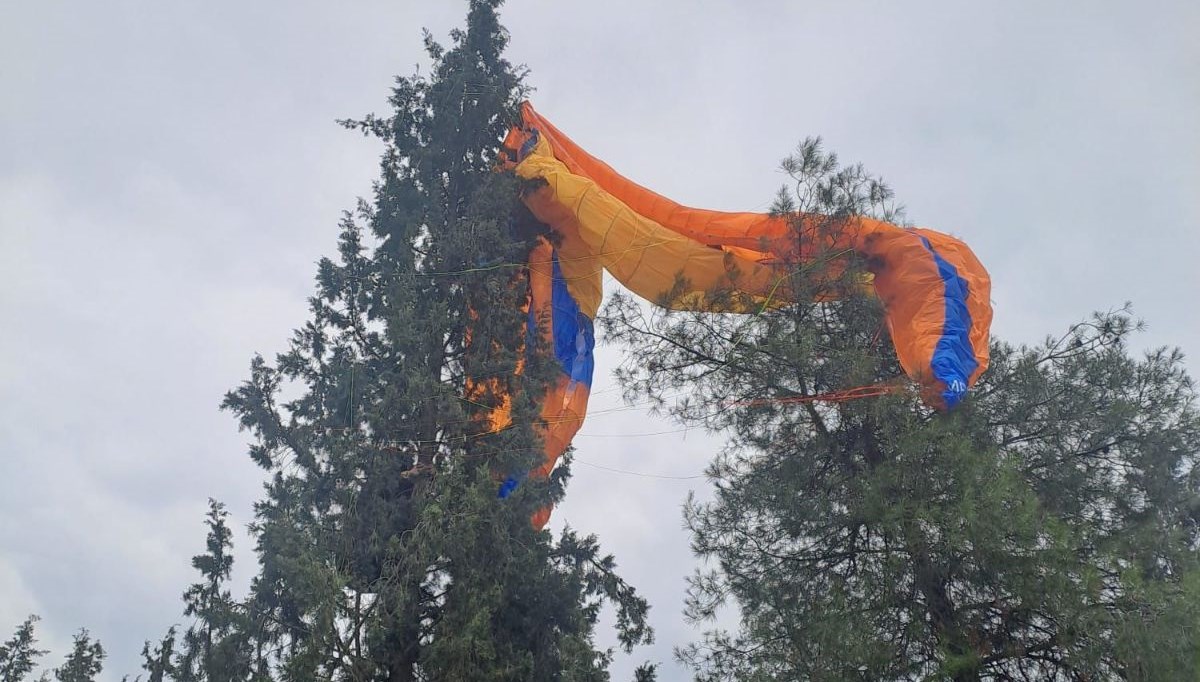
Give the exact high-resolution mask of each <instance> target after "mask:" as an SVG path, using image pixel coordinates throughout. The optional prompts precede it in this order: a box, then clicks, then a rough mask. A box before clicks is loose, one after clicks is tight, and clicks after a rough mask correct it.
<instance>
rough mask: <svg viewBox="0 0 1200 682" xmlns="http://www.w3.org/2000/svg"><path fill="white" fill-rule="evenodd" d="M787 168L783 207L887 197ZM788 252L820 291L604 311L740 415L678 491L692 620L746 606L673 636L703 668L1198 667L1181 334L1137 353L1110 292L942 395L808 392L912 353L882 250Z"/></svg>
mask: <svg viewBox="0 0 1200 682" xmlns="http://www.w3.org/2000/svg"><path fill="white" fill-rule="evenodd" d="M784 170H785V171H787V172H788V173H789V174H791V176H792V177H793V179H794V180H795V181H796V185H795V187H796V188H797V191H796V192H791V191H783V192H781V194H780V199H779V201H778V202H777V204H776V207H775V208H776V210H777V211H778V212H780V213H782V214H794V213H795V212H797V211H804V212H808V213H820V214H825V215H828V216H830V218H829V219H828V220H826V221H824V224H823V225H822V226H821V228H820V229H825V230H837V229H845V226H846V225H847V224H850V223H852V221H853V218H854V216H856V215H871V216H872V217H880V218H885V219H888V218H894V214H893V213H892V211H891V209H890V200H891V193H890V191H888V190H887V188H886V187H885V186H884V185H883V184H882V183H880V182H878V181H877V180H875V179H874V178H872V177H870V176H869V175H867V174H866V173H865V172H864V171H863V170H862V169H861V168H860V167H850V168H842V167H840V166H839V164H838V163H837V159H836V157H834V156H833V155H831V154H826V153H824V152H823V151H822V150H821V149H820V146H819V144H818V143H817V142H815V141H808V142H806V143H804V144H803V145H801V147H800V149H799V150H798V151H797V153H796V154H795V155H793V156H791V157H789V158H788V159H787V160H786V161H785V163H784ZM817 241H818V243H819V240H817ZM795 265H796V268H795V272H796V274H795V275H793V276H792V280H793V282H792V284H793V286H794V287H795V289H796V290H797V291H807V292H808V293H809V294H810V297H809V298H810V300H811V301H813V302H809V303H801V304H796V305H791V306H787V307H784V308H780V309H770V308H768V309H764V310H763V311H761V313H760V314H759V315H754V316H742V317H739V316H725V315H711V314H703V313H670V312H664V311H658V312H656V313H655V314H654V315H653V316H651V317H649V318H647V317H645V316H644V315H643V314H642V311H641V308H640V307H639V305H638V304H636V303H635V302H634V301H632V300H630V299H629V298H628V297H616V298H615V299H614V300H612V301H611V302H610V304H609V305H608V307H607V308H606V310H605V316H604V318H603V320H602V326H603V329H604V330H605V331H606V333H607V334H608V335H609V338H610V339H617V340H619V341H621V342H623V343H624V345H625V347H626V349H627V353H628V355H629V359H630V361H629V362H626V363H624V367H625V368H626V369H625V371H624V372H623V375H622V376H621V380H622V383H623V385H624V387H625V388H626V390H627V394H628V395H629V396H630V397H637V398H642V399H644V398H650V399H653V400H657V401H658V402H659V404H660V405H662V406H664V407H665V408H666V409H667V410H668V411H670V412H671V413H672V414H673V415H674V416H675V417H676V418H677V419H679V420H681V421H682V422H684V423H687V424H698V425H702V426H705V427H707V428H709V429H712V430H714V431H717V432H721V433H725V434H728V436H729V441H728V445H727V447H726V448H725V449H724V450H723V451H722V452H721V453H720V455H719V456H718V457H717V458H716V460H715V461H714V462H713V463H712V464H711V466H710V467H709V469H708V475H709V477H710V479H711V481H712V483H713V485H714V487H715V497H714V499H713V500H712V501H710V502H700V501H697V500H696V499H694V498H693V499H692V500H690V501H689V503H688V504H687V506H686V508H685V518H686V522H687V524H688V527H689V528H690V530H691V532H692V535H693V548H694V550H695V552H696V554H697V555H698V556H700V557H701V558H704V559H706V560H708V563H709V565H710V566H712V568H711V569H706V570H702V571H699V572H697V573H696V574H695V576H694V578H693V579H692V582H691V587H690V592H689V602H688V606H687V615H688V616H689V617H690V618H691V619H694V620H695V621H697V622H707V621H708V620H710V619H712V618H715V617H716V616H717V615H718V614H719V613H721V609H722V607H723V606H725V605H732V606H735V607H736V610H737V614H738V615H739V617H740V623H739V625H738V626H737V627H736V628H734V629H733V630H732V631H730V630H723V629H720V628H716V629H713V630H712V631H710V632H708V633H706V634H705V636H704V637H703V640H702V641H701V642H697V643H695V644H693V645H691V646H688V647H685V648H683V649H682V650H680V651H679V652H678V655H679V656H680V658H681V659H682V660H683V661H685V662H687V663H689V664H690V665H692V666H693V668H694V669H695V671H696V675H697V679H699V680H767V679H771V680H774V679H811V680H918V679H922V680H923V679H952V680H964V681H965V680H984V679H987V680H1034V679H1037V680H1117V679H1129V680H1168V679H1170V680H1184V679H1200V670H1198V669H1197V666H1198V665H1200V645H1198V644H1197V643H1198V642H1200V639H1198V638H1197V636H1196V633H1197V625H1198V624H1200V566H1198V563H1197V558H1198V557H1197V553H1196V548H1197V546H1198V542H1200V494H1198V491H1200V468H1197V466H1196V464H1197V462H1196V460H1197V454H1198V453H1200V415H1197V412H1196V409H1195V391H1194V388H1193V385H1192V382H1191V380H1190V378H1189V377H1188V376H1187V374H1186V373H1185V371H1184V369H1183V366H1182V356H1181V355H1180V353H1179V352H1178V351H1173V350H1167V349H1158V350H1153V351H1150V352H1149V353H1147V354H1145V355H1144V356H1142V357H1135V356H1134V355H1133V354H1132V353H1131V351H1130V348H1129V344H1130V338H1131V334H1133V333H1134V332H1135V331H1136V329H1137V324H1136V323H1134V322H1133V320H1132V319H1131V317H1130V316H1129V314H1128V312H1127V311H1125V310H1118V311H1115V312H1112V313H1105V314H1099V315H1096V316H1095V317H1094V318H1092V319H1090V320H1088V321H1086V322H1083V323H1081V324H1078V325H1075V326H1074V327H1072V328H1071V329H1070V330H1069V332H1068V333H1066V334H1065V335H1063V336H1061V337H1058V338H1053V339H1050V340H1048V341H1046V342H1045V343H1043V344H1041V345H1037V346H1034V347H1026V346H1013V345H1009V344H1005V343H1001V342H995V343H994V344H993V346H992V364H991V368H990V369H989V370H988V372H987V373H986V374H985V375H984V377H983V378H982V380H981V381H980V383H979V385H977V386H976V387H975V388H974V390H973V392H972V396H971V397H970V399H968V400H967V401H966V402H965V403H964V404H962V405H961V406H959V407H958V408H956V409H955V410H954V411H953V412H951V413H948V414H940V413H936V412H934V411H932V410H931V409H929V408H928V407H927V406H925V405H924V404H923V403H921V402H920V400H919V398H918V397H917V396H916V395H915V394H914V393H912V392H901V393H898V394H892V395H887V396H883V397H875V398H869V399H863V400H853V401H845V402H830V401H813V400H810V398H811V397H812V396H819V395H823V394H824V395H828V394H829V393H830V392H835V391H839V390H842V389H847V388H851V387H855V386H862V385H875V384H877V383H879V382H888V381H891V380H894V379H895V378H897V377H901V376H902V372H901V368H900V367H899V364H898V362H897V360H896V357H895V354H894V351H893V350H892V349H891V347H890V344H889V343H888V341H887V330H886V327H885V325H884V324H883V318H882V314H881V313H882V304H881V303H880V301H878V300H876V299H875V298H874V297H873V296H871V295H869V294H867V293H865V291H864V287H863V286H862V282H863V280H864V276H865V273H866V271H867V270H868V269H869V268H870V267H871V265H872V264H870V263H862V262H849V263H847V261H846V256H845V254H826V255H825V256H824V257H823V258H819V259H818V260H817V262H815V263H807V264H795ZM831 295H832V296H831ZM676 395H686V396H687V398H686V399H678V398H676V397H675V396H676Z"/></svg>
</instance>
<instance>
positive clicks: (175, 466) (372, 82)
mask: <svg viewBox="0 0 1200 682" xmlns="http://www.w3.org/2000/svg"><path fill="white" fill-rule="evenodd" d="M464 15H465V2H447V1H446V0H428V1H427V2H423V3H416V2H399V1H397V2H379V1H376V2H357V3H330V2H315V1H310V2H297V1H295V0H292V1H288V2H285V1H284V0H272V1H269V2H268V1H261V2H254V3H247V2H228V1H220V2H204V3H200V2H175V3H166V2H152V1H151V0H136V1H135V0H109V1H107V2H103V3H100V2H86V1H83V0H80V1H77V2H57V1H49V0H39V1H38V2H24V3H16V2H13V3H4V4H3V5H2V7H0V273H2V275H0V276H2V277H3V282H2V286H0V320H2V322H0V325H2V326H3V332H0V408H2V409H0V639H4V638H7V636H8V634H9V633H11V631H12V628H13V627H14V626H15V625H17V623H18V622H20V620H21V619H23V618H24V617H25V615H26V614H29V613H38V614H40V615H41V616H42V617H43V619H44V620H43V623H42V625H41V633H42V640H43V644H44V645H46V648H50V649H52V650H53V652H54V653H53V659H51V660H49V661H48V662H50V663H52V664H57V662H58V660H59V657H61V655H62V654H64V653H65V651H66V649H67V647H68V646H69V642H70V636H71V633H72V631H74V630H75V629H76V628H78V627H80V626H84V627H88V628H89V629H91V630H92V632H93V633H94V634H95V635H96V636H98V637H99V638H100V639H101V640H102V641H103V642H104V644H105V646H106V647H107V648H108V650H109V651H110V652H111V656H110V659H109V665H108V671H107V674H106V679H109V680H116V679H119V678H120V676H121V675H122V674H125V673H136V672H138V671H137V666H138V656H137V653H138V651H139V650H140V648H141V644H142V641H143V640H145V639H147V638H153V637H156V636H158V635H159V634H160V633H162V632H163V631H164V630H165V629H166V628H167V627H168V626H169V625H171V624H172V623H179V622H183V619H182V617H181V606H182V602H181V601H180V594H181V592H182V591H183V590H184V589H185V587H186V585H187V584H188V582H189V581H190V580H191V579H192V571H191V568H190V566H189V560H190V557H191V556H192V555H193V554H196V553H198V552H199V551H200V550H201V549H202V548H203V541H204V537H203V534H204V530H203V527H202V515H203V512H204V508H205V500H206V499H207V498H208V497H215V498H217V499H219V500H222V501H224V502H226V503H227V504H228V505H229V508H230V509H231V511H232V512H233V515H234V522H235V523H236V524H237V525H238V526H239V527H242V526H244V524H245V523H246V522H248V521H250V519H251V512H250V509H251V504H252V502H253V501H254V500H255V499H256V498H257V497H258V496H259V494H260V485H261V479H262V475H261V473H260V471H259V470H258V469H257V468H256V467H255V466H254V465H252V463H251V462H250V460H249V458H248V457H247V456H246V454H245V441H246V437H245V435H244V434H239V433H238V432H237V429H236V423H235V421H234V419H233V418H232V417H231V416H230V415H228V414H224V413H221V412H219V411H218V410H217V405H218V403H219V401H220V398H221V396H222V394H223V392H224V391H226V390H228V389H229V388H232V387H234V386H235V385H237V384H238V383H239V382H240V381H241V380H242V379H243V378H245V377H246V376H247V374H248V371H247V368H248V362H249V360H250V357H251V356H252V354H253V353H255V352H262V353H265V354H273V353H275V352H278V351H280V350H282V349H283V348H284V345H285V342H286V340H287V339H288V337H289V335H290V331H291V329H293V328H294V327H296V326H299V325H300V324H302V323H303V322H304V320H305V318H306V315H307V310H306V298H307V297H308V296H309V295H310V293H311V292H312V290H313V287H312V278H313V275H314V274H315V262H316V260H317V259H318V258H319V257H320V256H322V255H324V254H332V253H333V252H334V245H335V237H336V234H337V227H336V225H337V221H338V218H339V215H340V212H341V211H342V210H343V209H347V208H351V207H352V206H353V205H354V202H355V200H356V197H357V196H360V195H367V194H369V192H370V183H371V180H372V178H373V177H375V175H376V170H377V163H376V158H377V155H378V153H379V151H380V148H379V146H378V145H377V144H376V143H375V142H373V141H371V140H367V139H364V138H362V137H361V136H359V135H357V134H352V133H349V132H346V131H344V130H342V129H341V128H339V127H337V126H336V125H335V124H334V119H336V118H342V117H354V116H359V115H362V114H365V113H367V112H372V111H374V112H379V113H381V114H386V113H387V109H386V101H385V100H386V96H387V94H388V88H389V86H390V84H391V79H392V76H393V75H395V74H397V73H402V74H408V73H410V72H411V71H412V69H413V68H414V66H415V65H416V64H418V63H422V62H423V61H424V57H423V55H422V53H421V51H420V42H421V40H420V29H421V28H422V27H428V28H429V29H430V30H432V31H433V32H434V34H435V35H437V36H445V35H446V33H447V31H448V30H449V29H450V28H451V27H453V26H456V25H460V23H461V20H462V17H463V16H464ZM503 21H504V23H505V24H506V25H507V26H508V28H509V29H510V31H511V33H512V45H511V50H510V53H509V56H510V58H511V59H512V60H513V61H515V62H523V63H525V64H527V65H528V66H529V67H530V68H531V69H532V75H531V79H530V83H531V84H532V85H534V86H536V88H537V92H536V93H535V95H534V102H535V104H536V105H537V106H538V109H539V111H541V112H542V113H543V114H545V115H546V116H547V117H548V118H550V119H551V120H552V121H554V122H555V123H556V124H557V125H558V126H559V127H561V128H562V129H563V130H564V131H566V132H567V133H568V134H569V135H571V136H573V137H574V138H575V139H576V140H577V141H578V142H580V143H581V144H582V145H583V146H584V147H585V148H587V149H588V150H589V151H592V152H593V153H595V154H596V155H597V156H599V157H600V158H603V159H605V160H607V161H608V162H609V163H611V164H612V165H613V166H614V167H616V168H617V169H618V170H620V171H622V172H623V173H625V174H626V175H628V176H630V177H632V178H633V179H635V180H637V181H639V182H641V183H643V184H645V185H647V186H649V187H651V188H654V189H655V190H657V191H659V192H661V193H663V194H666V195H667V196H670V197H672V198H674V199H676V200H679V201H681V202H683V203H687V204H692V205H696V206H701V207H705V208H716V209H740V210H765V209H766V208H767V206H768V205H769V203H770V200H771V198H772V195H773V193H774V191H775V190H776V188H777V187H778V186H779V185H780V184H781V183H782V181H783V176H782V175H781V174H780V173H779V172H778V171H777V167H778V161H779V159H780V158H781V157H782V156H784V155H785V154H786V153H787V152H788V151H789V150H790V149H791V148H792V147H793V145H794V144H795V143H796V142H797V141H799V140H800V139H802V138H804V137H806V136H810V135H820V136H823V137H824V139H825V140H826V143H827V145H828V147H829V148H830V149H832V150H834V151H836V152H838V153H839V155H840V156H841V157H842V158H843V159H845V160H847V161H861V162H862V163H864V164H865V165H866V167H867V168H868V169H869V170H871V171H873V172H874V173H877V174H880V175H882V176H884V177H885V178H886V179H887V180H888V181H889V182H890V184H891V185H892V187H893V188H894V189H895V190H896V194H897V197H898V199H899V200H900V201H902V202H903V203H904V204H905V205H906V206H907V207H908V217H909V219H910V220H911V221H913V222H914V223H916V224H918V225H922V226H928V227H931V228H934V229H938V230H942V231H946V232H950V233H953V234H955V235H957V236H959V237H961V238H962V239H964V240H965V241H966V242H967V243H968V244H970V245H971V246H972V248H973V249H974V250H975V252H976V253H977V255H978V256H979V257H980V259H981V260H982V261H983V263H984V264H985V265H986V266H987V267H988V269H989V270H990V271H991V274H992V278H993V287H994V288H993V296H994V302H995V306H996V317H995V325H994V327H993V331H994V332H995V334H997V335H998V336H1001V337H1003V338H1006V339H1009V340H1015V341H1021V342H1035V341H1037V340H1039V339H1040V338H1042V337H1043V336H1044V335H1046V334H1049V333H1052V332H1058V331H1060V330H1062V329H1063V328H1064V327H1065V326H1066V325H1068V324H1070V323H1071V322H1072V321H1074V320H1076V319H1079V318H1080V317H1082V316H1084V315H1086V314H1088V313H1089V312H1090V311H1092V310H1095V309H1100V308H1105V309H1106V308H1110V307H1114V306H1119V305H1121V304H1122V303H1123V302H1124V301H1126V300H1129V301H1132V302H1133V303H1134V305H1135V309H1136V311H1137V312H1138V313H1139V314H1140V315H1141V316H1142V317H1144V318H1145V319H1146V321H1147V322H1148V323H1149V325H1150V327H1149V332H1148V333H1147V334H1146V335H1145V336H1144V337H1143V340H1142V343H1144V344H1146V345H1160V344H1169V345H1178V346H1181V347H1182V348H1183V349H1184V350H1185V351H1186V352H1188V353H1189V354H1191V355H1192V356H1195V355H1197V354H1200V306H1198V305H1197V298H1200V274H1197V273H1198V270H1197V269H1196V267H1195V264H1196V261H1197V258H1198V257H1200V204H1198V201H1197V189H1198V188H1200V125H1198V124H1197V122H1198V121H1200V77H1198V74H1200V41H1198V40H1197V39H1196V35H1197V34H1198V33H1200V3H1196V2H1194V0H1180V1H1179V2H1137V3H1134V2H1116V1H1111V2H1087V3H1083V2H1080V3H1046V2H1004V3H1001V2H986V3H985V2H974V3H962V2H949V1H947V2H940V3H930V2H903V3H897V2H883V1H880V2H870V3H867V2H844V1H841V0H838V1H832V0H831V1H822V2H809V1H805V2H789V3H783V2H755V1H742V2H733V1H729V2H724V3H715V2H696V1H692V2H683V1H679V2H653V3H652V2H644V1H643V2H634V1H632V0H607V1H606V2H588V3H582V2H534V1H533V0H510V5H509V6H508V7H507V8H505V10H504V12H503ZM619 359H620V355H619V351H618V350H617V349H613V348H611V347H608V348H605V349H603V350H602V351H601V352H600V355H599V362H598V366H597V370H598V375H599V376H598V381H597V385H596V394H595V398H594V401H593V411H594V412H595V411H598V410H602V409H604V408H605V407H609V406H616V405H619V399H618V398H617V396H616V393H615V392H613V391H607V392H606V390H607V389H609V388H611V386H612V382H611V380H610V379H609V377H608V374H607V370H610V369H611V368H613V367H614V366H615V365H616V363H617V362H618V361H619ZM1192 367H1193V370H1194V371H1195V368H1196V363H1195V361H1193V362H1192ZM674 428H675V427H674V426H673V425H671V424H669V423H666V422H663V421H658V420H655V419H652V418H651V417H649V416H647V415H642V414H639V413H637V412H636V411H626V412H617V413H612V414H607V415H596V416H595V418H593V419H590V420H589V422H588V423H587V425H586V426H585V427H584V429H583V431H582V432H581V434H580V437H579V438H578V439H577V440H576V444H577V446H578V457H579V460H580V461H581V462H586V463H589V464H594V465H600V466H606V467H611V468H616V469H622V470H626V471H632V472H638V473H642V474H655V475H661V476H692V475H695V474H698V473H699V472H700V471H701V470H702V469H703V467H704V464H705V463H706V462H707V460H708V458H709V457H710V456H711V454H712V453H713V451H714V450H715V448H716V447H717V445H718V442H717V441H715V440H713V439H711V438H705V437H702V436H701V435H700V434H689V435H688V437H687V439H686V440H684V441H683V445H682V446H681V445H680V438H681V436H682V434H679V433H671V434H664V435H658V436H641V437H629V436H630V434H648V433H653V432H658V431H664V430H672V429H674ZM622 436H624V437H622ZM575 469H576V472H575V477H574V479H573V480H572V482H571V487H570V491H569V494H568V498H567V500H566V502H565V503H564V504H563V505H562V506H561V507H560V508H559V510H558V511H557V512H556V513H555V518H554V522H553V523H554V525H555V527H561V524H562V523H564V522H569V523H570V524H571V525H572V526H574V527H576V528H578V529H580V530H583V531H587V532H594V533H597V534H598V535H599V536H600V538H601V540H602V543H603V545H604V546H605V547H606V548H607V549H608V550H610V551H612V552H614V553H615V554H616V555H617V559H618V561H619V563H620V565H621V567H622V569H623V573H624V575H625V577H627V578H628V579H629V580H630V581H631V582H632V583H634V584H635V585H637V586H638V587H639V588H641V589H642V590H643V591H644V592H645V593H646V595H647V596H648V597H649V599H650V601H651V603H652V605H653V608H654V611H653V624H654V626H655V628H656V629H657V631H658V643H657V644H656V645H655V646H654V647H652V648H650V649H648V650H643V651H639V652H637V653H636V654H635V660H634V661H633V662H636V661H640V660H642V659H645V658H650V659H652V660H659V661H663V662H664V663H665V666H664V670H663V673H662V675H661V679H663V680H681V679H687V673H686V671H684V670H683V669H682V668H680V667H679V666H678V665H676V664H675V663H673V662H672V660H671V655H670V651H671V648H672V646H675V645H678V644H681V643H685V642H687V641H689V639H691V638H694V637H695V636H696V634H697V632H696V631H695V630H693V629H691V628H690V627H689V626H687V625H685V624H684V623H683V622H682V619H681V617H680V609H681V605H682V596H683V589H684V577H685V576H686V575H687V574H689V573H690V572H691V570H692V567H693V565H694V564H693V560H692V558H691V556H690V554H689V551H688V547H687V541H688V538H687V536H686V535H685V534H684V533H683V531H682V530H681V527H680V526H681V517H680V504H681V503H682V501H683V499H684V497H685V496H686V494H687V492H688V490H689V489H694V490H697V491H698V492H700V493H701V494H703V491H704V489H705V486H706V484H705V482H704V481H703V480H674V479H663V478H649V477H646V476H635V475H630V474H621V473H614V472H611V471H606V470H602V469H598V468H595V467H593V466H588V465H587V464H582V463H581V464H579V465H578V466H576V467H575ZM238 541H239V542H240V545H239V550H240V551H239V554H238V556H239V561H240V563H239V566H238V570H237V571H236V574H237V578H238V580H239V581H240V582H241V583H244V582H245V581H246V580H248V577H249V576H250V575H251V574H252V573H253V569H254V566H253V555H252V553H251V552H250V551H249V550H250V546H249V543H248V542H247V540H246V538H245V535H244V533H243V534H239V536H238ZM605 640H606V641H609V640H611V638H609V637H608V636H607V635H605ZM631 664H632V663H631V662H630V661H627V660H625V659H621V660H619V662H618V664H617V666H616V670H615V672H616V673H617V679H628V670H629V668H630V667H631Z"/></svg>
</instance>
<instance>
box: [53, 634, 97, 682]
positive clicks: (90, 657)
mask: <svg viewBox="0 0 1200 682" xmlns="http://www.w3.org/2000/svg"><path fill="white" fill-rule="evenodd" d="M104 657H105V653H104V647H103V646H101V645H100V642H97V641H94V640H92V637H91V635H90V634H89V633H88V631H87V630H84V629H81V630H80V631H79V632H78V633H76V634H75V644H74V646H73V647H72V649H71V653H70V654H68V655H67V660H66V661H65V662H64V663H63V664H62V667H60V668H56V669H55V670H54V679H55V680H58V682H95V680H96V676H97V675H99V674H100V671H101V670H103V669H104Z"/></svg>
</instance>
